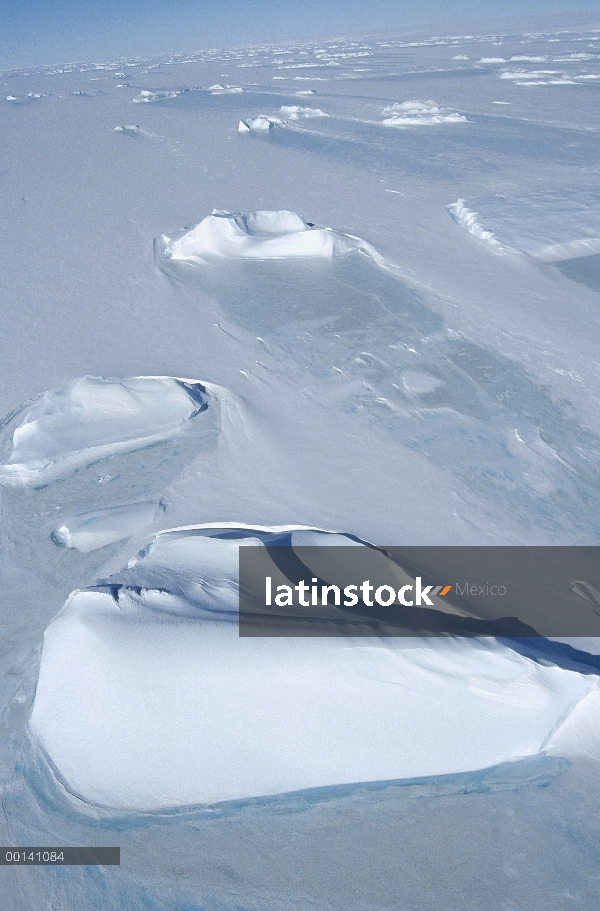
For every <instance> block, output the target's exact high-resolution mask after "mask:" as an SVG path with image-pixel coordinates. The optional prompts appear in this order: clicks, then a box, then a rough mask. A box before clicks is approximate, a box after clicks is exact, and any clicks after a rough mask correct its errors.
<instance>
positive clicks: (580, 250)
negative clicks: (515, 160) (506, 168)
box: [447, 187, 600, 262]
mask: <svg viewBox="0 0 600 911" xmlns="http://www.w3.org/2000/svg"><path fill="white" fill-rule="evenodd" d="M447 209H448V213H449V214H450V216H451V217H452V218H453V219H454V221H455V222H456V223H457V224H459V225H461V226H462V227H464V228H466V229H467V231H469V232H470V233H471V234H474V235H475V236H476V237H479V238H481V239H482V240H486V241H488V242H489V243H490V244H492V245H493V246H496V247H497V248H500V247H503V248H505V249H512V250H520V251H521V252H523V253H528V254H529V255H530V256H534V257H535V258H536V259H540V260H543V261H544V262H552V261H558V260H561V259H572V258H574V257H579V256H589V255H591V254H596V253H600V190H598V189H597V188H595V187H592V188H585V189H573V190H556V191H553V192H546V193H536V194H532V195H531V196H485V197H483V196H482V197H476V198H474V199H470V200H469V199H467V200H465V199H459V200H457V202H455V203H452V205H450V206H448V207H447Z"/></svg>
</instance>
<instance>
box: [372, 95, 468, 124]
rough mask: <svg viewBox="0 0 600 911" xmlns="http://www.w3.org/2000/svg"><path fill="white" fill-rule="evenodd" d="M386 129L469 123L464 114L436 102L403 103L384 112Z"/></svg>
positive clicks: (391, 106) (390, 106) (391, 105)
mask: <svg viewBox="0 0 600 911" xmlns="http://www.w3.org/2000/svg"><path fill="white" fill-rule="evenodd" d="M382 113H383V114H384V115H385V119H384V121H383V123H384V125H385V126H386V127H412V126H435V125H436V124H439V123H467V118H466V117H465V116H464V114H457V113H454V112H452V111H449V110H447V109H445V108H442V107H440V106H439V105H437V104H436V103H435V101H403V102H402V103H398V102H397V103H396V104H390V105H388V106H387V107H385V108H384V109H383V111H382Z"/></svg>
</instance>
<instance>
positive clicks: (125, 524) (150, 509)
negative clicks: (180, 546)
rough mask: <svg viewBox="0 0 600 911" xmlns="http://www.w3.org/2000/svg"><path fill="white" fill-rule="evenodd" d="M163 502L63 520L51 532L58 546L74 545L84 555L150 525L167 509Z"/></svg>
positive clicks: (120, 507) (114, 509)
mask: <svg viewBox="0 0 600 911" xmlns="http://www.w3.org/2000/svg"><path fill="white" fill-rule="evenodd" d="M164 508H165V507H164V503H163V502H162V501H161V502H156V501H150V502H147V503H130V504H129V505H127V506H112V507H109V508H108V509H97V510H95V511H94V512H88V513H84V514H83V515H77V516H73V517H72V518H70V519H63V521H62V522H61V524H60V525H59V526H57V527H56V528H55V529H54V531H53V532H52V536H51V537H52V540H53V541H54V543H55V544H58V546H59V547H68V548H74V549H75V550H78V551H80V552H81V553H83V554H87V553H90V552H91V551H93V550H98V549H99V548H101V547H106V546H107V545H108V544H114V543H115V542H116V541H122V540H123V539H124V538H129V537H130V536H131V535H132V534H133V533H134V532H135V531H139V530H140V529H142V528H147V527H148V526H150V525H151V524H152V522H153V521H154V519H155V518H156V516H157V515H159V514H160V513H161V512H163V511H164Z"/></svg>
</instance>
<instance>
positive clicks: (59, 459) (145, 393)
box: [0, 376, 209, 487]
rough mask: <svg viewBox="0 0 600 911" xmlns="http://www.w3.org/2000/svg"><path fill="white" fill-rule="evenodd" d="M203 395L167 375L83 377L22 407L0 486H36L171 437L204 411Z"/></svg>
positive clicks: (199, 388) (205, 397) (190, 382)
mask: <svg viewBox="0 0 600 911" xmlns="http://www.w3.org/2000/svg"><path fill="white" fill-rule="evenodd" d="M208 398H209V395H208V393H207V389H206V387H205V386H203V385H202V384H201V383H199V382H197V381H195V380H180V379H176V378H174V377H168V376H136V377H129V378H127V379H105V378H104V377H94V376H84V377H82V378H80V379H77V380H73V381H72V382H71V383H67V384H66V385H65V386H59V387H58V388H57V389H53V390H51V391H50V392H45V393H44V394H43V395H41V396H40V397H39V398H38V399H37V400H36V401H35V402H34V403H33V404H32V405H31V406H30V407H28V408H27V410H26V411H25V414H24V416H23V418H22V420H21V422H20V423H19V424H18V426H17V427H16V429H15V431H14V433H13V437H12V447H11V452H10V455H9V457H8V459H7V460H6V461H5V463H4V464H0V485H2V484H5V485H7V484H8V485H15V484H17V485H19V484H26V485H29V486H32V487H39V486H42V485H44V484H47V483H49V482H50V481H55V480H57V479H59V478H63V477H65V476H66V475H67V474H68V473H69V472H71V471H73V470H75V469H77V468H81V467H83V466H85V465H89V464H91V463H92V462H95V461H98V460H99V459H103V458H107V457H108V456H110V455H114V454H115V453H117V452H130V451H132V450H135V449H142V448H144V447H145V446H149V445H152V444H153V443H157V442H160V441H161V440H167V439H171V438H172V437H174V436H177V435H178V434H179V433H181V432H182V431H183V429H184V427H185V424H186V422H187V421H189V420H190V419H191V418H194V417H195V416H196V415H197V414H199V413H200V412H201V411H204V410H205V409H206V408H208Z"/></svg>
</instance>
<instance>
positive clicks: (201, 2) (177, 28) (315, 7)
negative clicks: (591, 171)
mask: <svg viewBox="0 0 600 911" xmlns="http://www.w3.org/2000/svg"><path fill="white" fill-rule="evenodd" d="M587 11H589V12H590V13H591V15H590V19H593V16H594V13H595V14H597V17H598V20H599V21H600V0H301V2H298V0H296V2H292V0H229V2H223V0H221V2H218V0H102V2H101V3H100V4H97V3H95V2H94V0H0V68H6V67H12V66H23V65H33V64H36V63H39V64H42V63H58V62H66V61H73V60H78V61H90V60H99V59H112V58H116V57H121V56H129V55H137V54H139V55H142V56H143V55H150V54H157V53H163V52H165V53H166V52H177V51H193V50H196V49H201V48H206V47H226V46H231V45H235V44H251V43H256V42H261V41H278V40H284V39H294V38H304V37H307V38H310V37H318V36H323V35H330V36H334V35H345V34H358V33H361V32H362V33H364V32H370V33H373V32H381V31H385V30H386V29H390V30H399V29H400V30H401V29H404V28H407V29H414V28H419V27H424V28H425V27H427V26H429V25H438V24H439V25H447V26H448V27H451V26H452V25H453V24H454V23H456V24H461V25H469V24H471V23H472V24H473V25H474V24H475V23H476V22H478V21H482V20H483V21H485V20H498V19H501V18H504V17H513V16H519V17H521V16H532V15H536V14H538V13H543V14H544V15H548V14H550V15H561V14H562V17H563V21H568V19H567V17H568V16H569V14H578V13H583V12H587Z"/></svg>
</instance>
